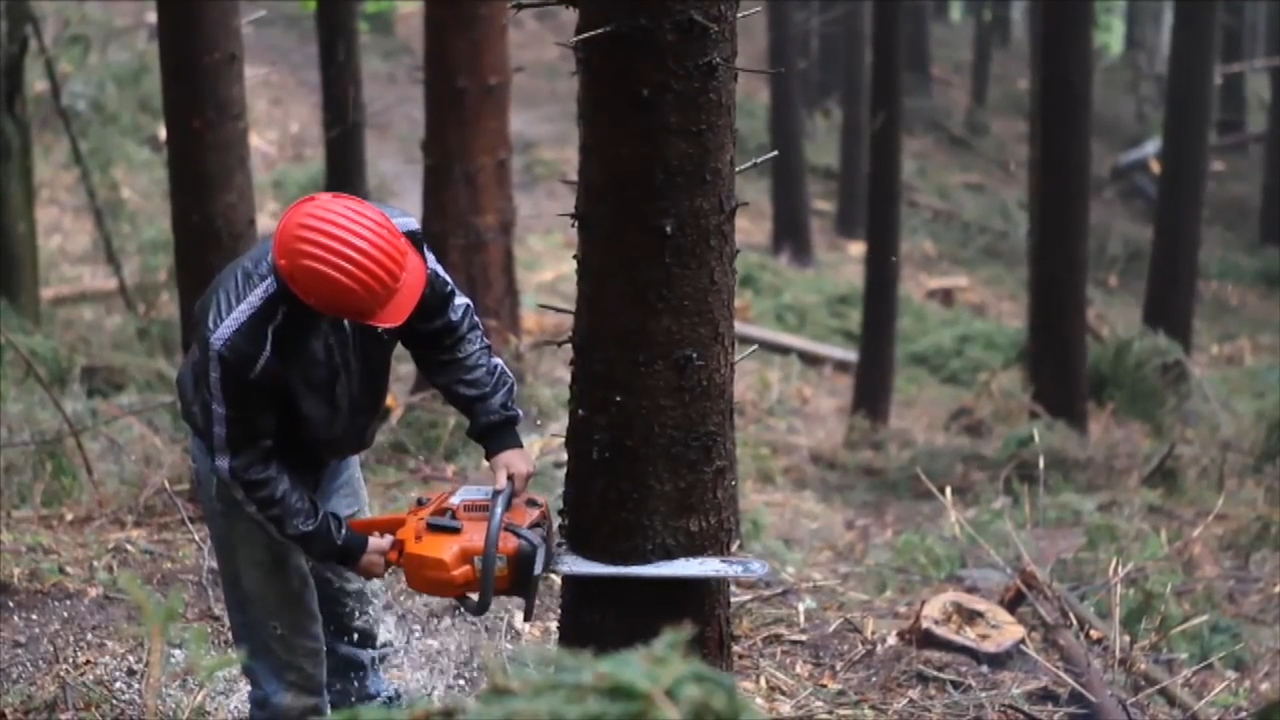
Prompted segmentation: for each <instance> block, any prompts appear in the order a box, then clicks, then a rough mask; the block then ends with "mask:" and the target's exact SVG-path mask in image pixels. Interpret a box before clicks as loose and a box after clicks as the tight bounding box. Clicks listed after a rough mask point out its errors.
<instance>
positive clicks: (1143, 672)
mask: <svg viewBox="0 0 1280 720" xmlns="http://www.w3.org/2000/svg"><path fill="white" fill-rule="evenodd" d="M1036 584H1037V586H1038V587H1039V589H1040V590H1041V591H1042V592H1043V593H1044V594H1045V595H1048V596H1050V597H1051V598H1052V599H1053V600H1054V601H1056V602H1057V603H1058V605H1059V606H1060V607H1061V608H1062V609H1063V610H1064V611H1065V612H1066V613H1068V614H1069V615H1070V616H1071V617H1072V618H1073V619H1074V620H1075V621H1076V622H1077V623H1079V624H1080V625H1082V626H1084V627H1085V628H1086V629H1087V630H1088V632H1090V633H1096V634H1097V635H1098V636H1099V637H1103V638H1106V640H1107V642H1108V643H1109V644H1110V645H1111V647H1112V648H1114V649H1115V650H1117V651H1118V653H1119V655H1120V658H1121V665H1123V666H1124V668H1125V669H1126V670H1128V671H1129V672H1131V673H1134V674H1135V675H1137V676H1138V677H1140V678H1142V680H1143V681H1144V682H1146V683H1147V684H1148V685H1149V686H1152V687H1154V688H1157V689H1158V690H1159V693H1160V695H1161V696H1162V697H1164V699H1165V700H1168V701H1169V703H1170V704H1172V705H1173V706H1174V707H1176V708H1177V709H1179V710H1181V711H1182V712H1184V713H1186V717H1189V718H1194V720H1208V716H1207V715H1205V714H1204V713H1203V712H1201V710H1200V706H1201V704H1200V703H1199V702H1198V701H1197V700H1196V699H1195V698H1193V697H1191V696H1190V695H1188V694H1187V693H1186V692H1185V691H1183V690H1182V689H1181V688H1178V687H1176V686H1175V684H1174V678H1172V677H1170V675H1169V674H1168V673H1167V672H1165V671H1164V670H1161V669H1160V668H1158V667H1155V666H1153V665H1148V664H1147V663H1146V662H1145V661H1143V660H1142V659H1140V658H1138V657H1137V656H1136V655H1135V654H1134V653H1133V647H1132V644H1131V643H1130V642H1129V639H1128V638H1127V637H1125V636H1124V635H1123V634H1116V633H1112V632H1111V630H1110V628H1108V627H1107V623H1105V622H1103V621H1102V619H1101V618H1099V617H1098V616H1097V615H1096V614H1094V612H1093V611H1092V610H1090V609H1089V608H1087V607H1085V606H1084V604H1083V603H1081V602H1080V601H1079V600H1077V599H1075V598H1074V597H1072V596H1071V595H1069V594H1067V593H1064V592H1059V591H1058V589H1057V588H1055V587H1053V586H1052V585H1050V584H1049V583H1041V582H1038V583H1036Z"/></svg>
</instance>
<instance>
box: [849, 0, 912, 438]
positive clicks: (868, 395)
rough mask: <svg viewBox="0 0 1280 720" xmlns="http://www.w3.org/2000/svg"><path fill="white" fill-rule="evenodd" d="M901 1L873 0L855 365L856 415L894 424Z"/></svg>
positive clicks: (905, 8)
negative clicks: (861, 280)
mask: <svg viewBox="0 0 1280 720" xmlns="http://www.w3.org/2000/svg"><path fill="white" fill-rule="evenodd" d="M907 12H909V6H908V5H907V4H906V3H904V2H902V1H901V0H876V1H875V2H874V3H872V5H871V17H872V21H871V117H872V118H875V121H874V122H873V123H872V124H871V161H870V172H869V179H870V186H871V191H870V194H869V195H868V207H867V256H866V260H865V264H864V272H865V278H866V279H865V281H864V283H863V293H862V334H861V341H860V344H861V346H860V347H859V349H858V351H859V352H858V355H859V361H858V367H857V369H856V370H855V371H854V382H853V414H854V415H863V416H865V417H866V418H867V419H869V420H870V421H871V422H872V423H873V424H876V425H885V424H888V422H889V410H890V407H891V405H892V402H893V376H894V355H895V351H896V346H897V339H896V337H897V323H898V275H899V272H900V268H899V266H898V248H899V238H898V232H899V227H900V221H901V212H902V208H901V204H902V108H903V98H902V75H903V73H902V69H903V68H902V64H903V63H902V55H903V47H902V32H901V31H902V26H901V23H902V21H903V15H904V14H905V13H907Z"/></svg>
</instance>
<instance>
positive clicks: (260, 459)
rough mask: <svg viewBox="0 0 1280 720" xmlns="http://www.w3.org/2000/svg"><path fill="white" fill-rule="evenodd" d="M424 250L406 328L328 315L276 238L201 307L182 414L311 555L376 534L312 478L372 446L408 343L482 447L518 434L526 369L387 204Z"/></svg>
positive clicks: (244, 493) (238, 484) (335, 556)
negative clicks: (283, 259)
mask: <svg viewBox="0 0 1280 720" xmlns="http://www.w3.org/2000/svg"><path fill="white" fill-rule="evenodd" d="M378 207H379V209H381V210H382V211H383V212H385V213H386V214H387V215H388V216H389V217H390V218H391V219H392V220H393V221H394V222H395V223H396V226H397V227H398V228H400V230H401V231H402V232H403V233H404V234H405V237H406V238H408V239H409V241H410V242H412V243H413V244H414V245H416V246H418V247H419V248H421V249H422V252H423V254H424V256H425V257H426V259H427V265H428V278H427V287H426V290H425V291H424V292H423V295H422V299H421V300H420V301H419V303H418V306H417V308H415V310H414V311H413V314H412V315H411V316H410V317H409V319H408V321H407V322H405V324H404V325H402V326H401V327H399V328H396V329H394V330H380V329H377V328H373V327H368V326H362V325H357V324H349V323H346V322H344V321H342V320H335V319H332V318H324V317H320V316H319V315H317V314H316V313H314V312H312V311H311V310H309V309H307V308H305V307H303V306H302V304H301V303H300V301H299V300H298V299H297V298H296V297H294V296H293V295H292V294H291V293H290V292H288V290H287V289H286V288H285V287H284V284H283V283H282V282H281V281H279V279H278V278H277V277H276V274H275V271H274V269H273V268H272V265H271V240H270V239H269V238H268V239H265V240H263V241H262V242H260V243H258V245H257V246H256V247H255V248H253V249H252V250H250V251H249V252H247V253H245V254H244V255H243V256H241V257H240V258H238V259H237V260H236V261H235V262H233V263H231V264H230V265H228V266H227V267H226V268H225V269H224V270H223V271H222V273H220V274H219V275H218V277H217V278H215V279H214V281H213V283H212V284H211V286H210V287H209V289H208V290H207V291H206V292H205V294H204V296H203V297H201V298H200V301H199V302H198V303H197V305H196V308H195V319H194V322H195V324H196V327H197V331H196V335H195V340H194V342H193V343H192V345H191V348H190V350H189V351H188V353H187V356H186V358H185V359H184V361H183V363H182V367H181V368H180V369H179V371H178V376H177V388H178V400H179V402H180V404H181V407H182V417H183V420H185V421H186V423H187V425H188V426H189V427H190V428H191V432H192V434H193V435H194V437H195V438H196V439H197V440H199V441H200V442H202V443H203V444H204V445H205V446H206V447H207V448H208V449H209V452H210V454H211V456H212V458H213V460H214V470H215V476H216V479H217V481H218V482H222V483H225V484H226V485H227V487H228V488H230V489H231V490H232V492H233V494H234V495H235V496H236V497H237V498H239V499H240V500H241V501H242V502H244V503H245V504H246V506H247V507H248V508H249V509H250V511H251V512H253V513H255V514H256V515H257V516H258V517H260V518H261V519H262V520H264V521H265V522H266V523H267V525H268V527H270V528H272V529H274V530H275V531H276V532H278V533H279V534H280V535H282V536H283V537H285V538H288V539H289V540H292V541H294V542H296V543H297V544H298V545H299V546H300V547H301V548H302V549H303V550H304V551H305V552H306V553H307V555H309V556H310V557H312V558H314V559H316V560H319V561H327V562H336V563H339V564H342V565H351V564H354V563H355V561H356V560H358V559H359V558H360V556H361V555H362V554H364V550H365V547H366V544H367V538H366V537H365V536H363V535H360V534H357V533H353V532H350V531H349V530H348V528H347V524H346V521H345V520H343V518H341V517H340V516H338V515H336V514H334V513H332V512H328V511H326V510H324V509H323V508H322V507H321V506H320V504H319V502H317V500H316V497H315V495H314V491H315V490H316V487H317V482H318V478H319V474H320V471H321V470H322V469H323V468H324V467H325V466H327V465H328V464H329V463H332V462H334V461H338V460H342V459H344V458H346V457H349V456H352V455H355V454H358V453H360V452H363V451H364V450H367V449H368V448H369V447H370V446H371V445H372V444H373V439H374V435H375V433H376V432H377V424H378V422H377V420H378V413H379V410H380V409H381V408H382V407H383V405H384V403H385V401H386V396H387V384H388V380H389V375H390V370H391V354H392V352H393V351H394V350H395V348H396V344H397V343H402V344H403V345H404V346H405V348H406V349H407V350H408V351H409V353H410V355H411V356H412V358H413V361H414V363H415V364H416V365H417V367H418V370H419V371H420V372H421V373H422V374H423V376H424V377H426V378H427V379H428V380H429V381H430V382H431V384H432V385H433V386H434V387H435V388H436V389H437V390H439V391H440V393H441V394H442V395H443V396H444V398H445V400H446V401H447V402H449V404H451V405H452V406H453V407H454V408H456V409H457V410H458V411H459V412H461V413H462V414H463V415H465V416H466V417H467V419H468V420H469V427H468V429H467V436H468V437H470V438H471V439H472V440H474V441H476V442H477V443H479V444H480V445H481V446H482V447H483V448H484V451H485V457H486V458H488V457H492V456H493V455H496V454H497V453H499V452H502V451H504V450H509V449H512V448H516V447H520V446H521V441H520V436H519V433H518V432H517V429H516V428H517V425H518V424H519V422H520V419H521V414H520V411H519V409H517V407H516V404H515V393H516V383H515V378H514V377H513V376H512V374H511V372H510V371H509V370H508V369H507V367H506V365H504V364H503V362H502V361H501V360H500V359H499V358H498V357H497V356H495V355H494V354H493V353H492V352H491V350H490V344H489V341H488V339H487V338H486V337H485V336H484V333H483V330H482V328H481V326H480V321H479V319H478V317H477V316H476V312H475V308H474V306H473V305H472V304H471V301H470V300H469V299H468V298H467V297H466V296H465V295H463V294H462V292H461V291H459V290H458V288H457V287H456V286H455V285H454V284H453V281H452V280H451V279H450V277H449V275H448V273H446V272H445V271H444V269H443V268H442V267H441V266H440V263H439V262H438V261H437V260H436V258H435V256H434V255H432V254H431V252H430V250H428V249H427V248H426V246H425V243H424V242H423V237H422V230H421V227H420V226H419V224H418V222H417V220H416V219H414V218H413V216H412V215H409V214H408V213H406V212H404V211H402V210H398V209H396V208H392V207H388V206H385V205H378Z"/></svg>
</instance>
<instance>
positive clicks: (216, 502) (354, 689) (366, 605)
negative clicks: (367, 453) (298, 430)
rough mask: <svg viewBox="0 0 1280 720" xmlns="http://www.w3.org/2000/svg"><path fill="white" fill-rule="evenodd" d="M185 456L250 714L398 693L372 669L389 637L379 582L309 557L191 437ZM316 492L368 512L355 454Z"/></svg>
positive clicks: (276, 714)
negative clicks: (259, 514) (231, 487)
mask: <svg viewBox="0 0 1280 720" xmlns="http://www.w3.org/2000/svg"><path fill="white" fill-rule="evenodd" d="M191 460H192V464H193V470H194V473H195V477H194V478H193V480H194V481H195V482H196V483H197V490H198V495H199V498H200V504H201V507H202V509H203V511H204V519H205V523H206V524H207V525H208V527H209V536H210V539H211V541H212V544H213V551H214V553H215V555H216V557H217V560H218V575H219V577H220V579H221V582H222V595H223V598H224V600H225V602H226V606H227V620H228V622H229V623H230V625H231V635H232V638H233V639H234V641H235V644H236V647H237V648H238V649H239V651H240V652H241V653H242V655H243V665H242V668H243V670H244V674H245V676H246V677H247V678H248V680H249V688H250V689H249V717H250V719H251V720H257V718H302V717H318V716H324V715H327V714H328V713H329V712H330V711H331V710H337V709H340V708H344V707H351V706H354V705H364V704H368V703H376V702H394V701H395V700H398V698H399V693H398V691H397V690H396V689H394V688H392V687H390V686H389V685H388V683H387V682H386V680H385V679H384V678H383V676H382V672H381V669H380V666H381V664H382V662H383V660H384V659H385V658H386V655H387V652H388V646H389V638H387V637H384V636H385V635H386V634H387V633H385V632H384V631H383V629H382V628H383V625H382V623H383V618H382V611H383V607H384V604H385V599H386V589H385V587H384V586H383V585H382V583H381V582H380V581H373V582H369V581H366V580H364V579H363V578H361V577H360V576H359V575H356V574H355V573H353V572H352V571H350V570H348V569H346V568H342V567H339V566H337V565H331V564H322V563H316V562H313V561H311V560H310V559H309V558H307V557H306V556H305V555H304V554H303V552H302V550H301V549H300V548H298V547H297V546H296V545H294V544H293V543H290V542H288V541H287V540H284V539H282V538H281V537H279V536H277V535H276V534H274V533H272V532H271V531H270V530H268V529H267V527H266V526H265V525H264V523H263V521H262V520H260V519H258V518H256V517H254V516H252V515H250V514H249V511H248V509H247V508H246V507H245V506H244V505H243V504H242V503H241V502H240V501H239V500H237V499H236V498H235V497H234V496H232V494H231V493H230V492H229V491H228V489H227V488H226V487H224V486H223V484H222V483H221V482H220V481H219V480H218V478H217V477H216V476H215V474H214V471H213V464H212V457H211V456H210V454H209V452H208V450H207V448H206V447H205V446H204V445H203V444H202V443H201V442H199V441H198V440H193V441H192V443H191ZM316 498H317V499H318V500H319V501H320V504H321V505H322V506H323V507H325V508H326V509H328V510H331V511H333V512H336V513H338V514H340V515H342V516H344V517H348V518H349V517H356V516H363V515H367V514H368V505H369V503H368V495H367V493H366V490H365V485H364V476H363V475H362V473H361V472H360V461H359V459H358V458H356V457H350V458H347V459H346V460H343V461H341V462H337V463H334V464H333V465H331V466H330V467H329V468H327V469H326V471H325V472H324V473H323V476H322V478H321V481H320V485H319V487H318V489H317V491H316Z"/></svg>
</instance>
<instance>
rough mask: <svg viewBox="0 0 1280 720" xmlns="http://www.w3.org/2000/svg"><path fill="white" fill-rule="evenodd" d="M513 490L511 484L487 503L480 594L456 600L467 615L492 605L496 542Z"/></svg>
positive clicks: (500, 535)
mask: <svg viewBox="0 0 1280 720" xmlns="http://www.w3.org/2000/svg"><path fill="white" fill-rule="evenodd" d="M514 492H515V489H514V486H513V485H512V484H511V483H507V486H506V487H504V488H502V491H501V492H495V493H494V496H493V499H491V500H490V501H489V526H488V528H487V529H486V532H485V536H484V555H482V556H481V558H480V594H479V595H478V596H477V597H476V598H475V599H474V600H473V599H472V598H471V597H470V596H468V595H462V596H461V597H459V598H458V603H459V604H460V605H462V609H463V610H466V611H467V613H468V614H469V615H475V616H477V617H479V616H481V615H484V614H485V613H487V612H489V606H490V605H492V604H493V590H494V584H495V583H496V576H497V570H498V568H497V565H498V540H499V539H500V538H501V537H502V521H503V518H505V517H506V515H507V510H509V509H510V508H511V496H512V495H513V494H514Z"/></svg>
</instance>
